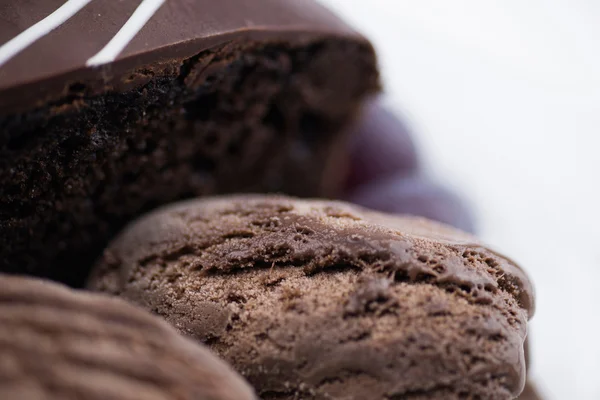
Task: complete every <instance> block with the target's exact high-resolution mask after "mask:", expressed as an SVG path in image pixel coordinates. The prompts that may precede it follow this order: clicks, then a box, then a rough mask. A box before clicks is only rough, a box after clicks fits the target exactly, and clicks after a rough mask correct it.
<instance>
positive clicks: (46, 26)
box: [0, 0, 92, 66]
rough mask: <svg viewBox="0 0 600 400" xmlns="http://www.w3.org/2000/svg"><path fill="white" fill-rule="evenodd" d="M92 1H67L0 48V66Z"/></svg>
mask: <svg viewBox="0 0 600 400" xmlns="http://www.w3.org/2000/svg"><path fill="white" fill-rule="evenodd" d="M90 1H92V0H68V1H67V2H66V3H65V4H63V5H62V6H60V7H59V8H57V9H56V10H55V11H54V12H53V13H52V14H50V15H48V16H47V17H46V18H44V19H43V20H41V21H39V22H37V23H35V24H34V25H32V26H31V27H29V28H28V29H26V30H24V31H23V32H21V33H19V34H18V35H17V36H15V37H14V38H12V39H11V40H9V41H8V42H6V43H4V44H3V45H2V46H0V66H2V65H3V64H4V63H6V62H7V61H8V60H10V59H11V58H13V57H14V56H15V55H16V54H18V53H19V52H21V51H23V50H24V49H25V48H27V47H28V46H30V45H31V44H32V43H33V42H35V41H36V40H38V39H40V38H41V37H44V36H45V35H47V34H49V33H50V32H51V31H52V30H53V29H56V28H58V27H59V26H61V25H62V24H63V23H65V22H66V21H67V20H68V19H69V18H71V17H72V16H73V15H75V14H77V12H78V11H79V10H81V9H82V8H83V7H85V6H86V5H87V4H88V3H89V2H90Z"/></svg>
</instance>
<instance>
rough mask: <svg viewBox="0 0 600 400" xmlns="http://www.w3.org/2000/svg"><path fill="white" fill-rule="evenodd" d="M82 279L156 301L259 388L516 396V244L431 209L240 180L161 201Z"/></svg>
mask: <svg viewBox="0 0 600 400" xmlns="http://www.w3.org/2000/svg"><path fill="white" fill-rule="evenodd" d="M89 288H91V289H93V290H98V291H104V292H108V293H112V294H115V295H118V296H120V297H123V298H125V299H127V300H129V301H132V302H133V303H136V304H138V305H140V306H142V307H144V308H146V309H148V310H151V311H152V312H154V313H156V314H158V315H161V316H163V317H164V318H165V319H166V320H167V321H169V322H170V323H171V324H172V325H173V326H175V327H176V328H177V329H178V330H179V331H180V332H182V333H184V334H186V335H188V336H191V337H193V338H195V339H197V340H199V341H201V342H204V343H206V344H207V345H208V346H210V348H212V349H213V350H214V351H215V352H217V353H218V354H219V355H220V356H221V357H223V358H224V359H225V360H227V361H228V362H230V363H231V364H232V365H233V366H234V367H235V368H236V369H237V370H238V371H239V372H241V373H242V375H243V376H245V377H246V378H247V379H248V380H249V382H250V383H251V384H252V385H253V386H254V387H255V389H256V390H257V392H258V394H259V396H260V397H261V398H263V399H331V398H343V399H357V400H358V399H365V398H370V399H512V398H515V397H516V396H517V395H518V394H519V393H520V392H521V391H522V390H523V386H524V382H525V360H524V350H523V343H524V340H525V336H526V331H527V320H528V318H529V317H531V315H532V313H533V290H532V287H531V283H530V282H529V280H528V278H527V277H526V275H525V274H524V273H523V272H522V271H521V269H519V267H518V266H517V265H516V264H514V263H513V262H512V261H510V260H509V259H507V258H505V257H503V256H501V255H499V254H497V253H496V252H494V251H491V250H490V249H488V248H486V247H485V246H484V245H482V244H481V243H479V242H478V241H477V240H476V239H474V238H473V237H471V236H470V235H467V234H464V233H462V232H459V231H456V230H454V229H452V228H450V227H447V226H444V225H440V224H437V223H433V222H430V221H426V220H422V219H418V218H412V217H398V216H390V215H385V214H380V213H375V212H371V211H367V210H365V209H360V208H357V207H353V206H350V205H347V204H344V203H340V202H324V201H311V200H298V199H294V198H289V197H274V196H254V195H248V196H244V195H237V196H231V197H217V198H210V199H204V200H194V201H188V202H183V203H179V204H175V205H171V206H169V207H166V208H162V209H159V210H157V211H155V212H153V213H151V214H149V215H147V216H145V217H143V218H141V219H140V220H138V221H137V222H135V223H133V224H131V225H130V226H129V227H128V228H126V229H125V230H124V231H123V232H122V234H120V235H119V236H118V237H117V238H116V239H115V240H114V241H113V242H112V244H111V245H110V246H109V247H108V249H107V250H106V251H105V253H104V255H103V257H102V258H101V260H100V261H99V263H98V265H97V267H96V269H95V270H94V273H93V274H92V277H91V279H90V281H89Z"/></svg>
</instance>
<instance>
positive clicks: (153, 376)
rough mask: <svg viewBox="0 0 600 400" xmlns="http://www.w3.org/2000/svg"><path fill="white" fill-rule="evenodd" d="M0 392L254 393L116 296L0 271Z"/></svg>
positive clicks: (118, 395) (224, 396)
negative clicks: (12, 275)
mask: <svg viewBox="0 0 600 400" xmlns="http://www.w3.org/2000/svg"><path fill="white" fill-rule="evenodd" d="M0 398H1V399H7V400H8V399H23V400H25V399H27V400H33V399H40V400H42V399H43V400H59V399H60V400H67V399H89V400H95V399H97V400H138V399H144V400H169V399H172V400H243V399H248V400H250V399H254V398H255V397H254V395H253V391H252V389H251V388H250V387H249V386H248V384H247V383H246V382H244V380H243V379H242V378H241V377H239V375H237V374H236V373H235V372H233V371H232V370H231V369H230V368H229V367H228V366H227V365H225V363H224V362H223V361H221V360H219V359H217V357H215V356H214V355H212V354H211V353H210V352H209V351H208V350H206V349H205V348H203V347H201V346H200V345H198V344H195V343H193V342H191V341H189V340H188V339H185V338H183V337H181V336H180V335H179V334H178V333H177V332H175V330H174V329H173V328H171V327H170V326H168V324H166V323H165V322H163V321H161V320H160V319H159V318H157V317H154V316H152V315H150V314H148V313H146V312H144V311H143V310H140V309H138V308H136V307H133V306H132V305H129V304H127V303H126V302H124V301H123V300H121V299H115V298H107V297H105V296H100V295H97V294H90V293H81V292H75V291H72V290H70V289H68V288H66V287H63V286H61V285H57V284H55V283H51V282H44V281H39V280H33V279H30V278H20V277H9V276H5V275H0Z"/></svg>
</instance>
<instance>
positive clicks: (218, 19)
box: [0, 0, 360, 113]
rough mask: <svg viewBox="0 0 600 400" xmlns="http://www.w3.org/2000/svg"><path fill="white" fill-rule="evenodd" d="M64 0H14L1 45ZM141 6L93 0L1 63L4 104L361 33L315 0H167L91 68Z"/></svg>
mask: <svg viewBox="0 0 600 400" xmlns="http://www.w3.org/2000/svg"><path fill="white" fill-rule="evenodd" d="M62 3H63V1H62V0H37V1H33V2H30V1H27V2H22V1H20V0H13V1H10V2H9V4H7V5H5V6H4V7H1V8H0V43H6V42H7V41H9V40H11V39H12V38H14V37H15V36H16V35H18V34H19V33H21V32H23V31H25V30H26V29H28V28H30V27H31V26H32V25H33V24H35V23H36V22H37V21H39V20H41V19H44V18H45V17H46V16H47V15H48V14H50V13H51V12H53V11H54V10H56V9H57V8H58V7H59V6H60V5H61V4H62ZM139 5H140V1H137V0H124V1H113V0H92V1H91V2H90V3H89V4H88V5H87V6H85V7H83V8H82V9H81V10H80V11H79V12H78V13H76V14H75V15H74V16H73V17H72V18H70V19H68V20H67V21H66V22H64V23H63V24H62V25H60V26H59V27H57V28H56V29H54V30H53V31H51V32H50V33H49V34H47V35H45V36H43V37H42V38H40V39H39V40H37V41H36V42H34V43H33V44H31V45H30V46H28V47H26V48H25V49H24V50H23V51H21V52H20V53H18V54H16V55H15V56H14V57H12V58H11V59H9V60H8V61H7V62H6V63H5V64H4V65H1V66H0V110H2V113H6V112H10V111H15V110H19V111H21V110H26V109H30V108H32V107H37V106H41V105H43V104H44V103H45V102H47V101H55V100H57V99H59V98H61V97H62V96H67V95H69V92H70V90H71V91H72V89H73V88H74V87H76V88H81V87H82V85H84V86H85V91H86V94H97V93H101V92H104V91H106V90H110V89H117V90H118V89H119V88H120V86H122V84H123V83H124V82H123V80H125V81H126V80H127V79H128V78H130V75H131V72H132V71H134V70H135V69H136V68H140V67H142V66H144V65H147V64H150V63H157V62H165V61H168V60H171V59H185V58H188V57H191V56H193V55H195V54H198V53H200V52H201V51H203V50H207V49H209V48H212V47H214V46H217V45H220V44H223V43H225V42H227V41H230V40H232V39H238V40H262V39H269V40H284V39H285V40H287V41H295V42H303V41H306V40H310V39H314V38H316V37H319V36H323V35H334V36H338V35H340V36H347V35H349V36H352V37H355V38H357V39H360V36H359V35H358V34H356V33H355V32H354V31H352V30H351V29H350V28H349V27H348V26H347V25H345V24H344V23H343V22H342V21H340V20H339V19H338V18H337V17H336V16H335V15H333V14H332V13H331V12H329V11H328V10H327V9H325V8H323V7H322V6H320V5H319V4H317V3H316V2H314V1H312V0H253V1H246V0H220V1H214V0H168V1H166V2H165V3H164V4H163V5H162V6H161V7H160V8H159V9H158V11H157V12H156V13H155V14H154V15H153V16H152V17H151V18H150V19H149V21H148V22H147V23H146V24H145V25H144V26H143V28H142V29H141V30H140V31H139V32H137V34H136V35H135V37H134V38H133V39H132V40H131V41H130V42H129V43H128V44H127V46H126V47H125V48H124V49H123V51H122V52H121V53H120V54H119V55H118V56H117V57H116V60H115V61H114V62H112V63H108V64H104V65H101V66H99V67H86V60H88V59H89V58H90V57H92V56H93V55H95V54H96V53H98V52H99V51H100V50H101V49H102V48H103V47H104V46H105V45H106V44H107V43H108V42H109V41H110V40H111V38H112V37H114V35H115V34H116V33H117V32H118V31H119V29H120V28H121V27H122V26H123V24H125V22H126V21H127V20H128V19H129V18H130V16H131V15H132V13H133V12H134V11H135V9H136V8H137V7H138V6H139Z"/></svg>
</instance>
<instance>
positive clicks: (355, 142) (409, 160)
mask: <svg viewBox="0 0 600 400" xmlns="http://www.w3.org/2000/svg"><path fill="white" fill-rule="evenodd" d="M351 134H352V139H351V167H350V174H349V179H348V188H352V187H356V186H358V185H361V184H363V183H367V182H370V181H372V180H373V179H380V178H382V177H385V176H390V175H394V174H397V173H399V172H402V173H408V172H411V171H415V170H417V168H418V167H419V160H418V156H417V151H416V149H415V145H414V143H413V141H412V140H411V138H410V134H409V130H408V129H407V127H406V126H405V125H404V124H403V123H402V121H401V120H400V119H399V118H398V117H396V115H394V114H393V113H392V112H391V111H390V110H388V109H387V108H385V106H383V105H382V104H381V102H379V101H375V102H373V103H371V104H370V105H369V106H368V107H366V109H365V110H364V113H363V115H362V116H361V118H360V119H359V121H357V124H356V125H355V127H354V128H353V131H352V133H351Z"/></svg>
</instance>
